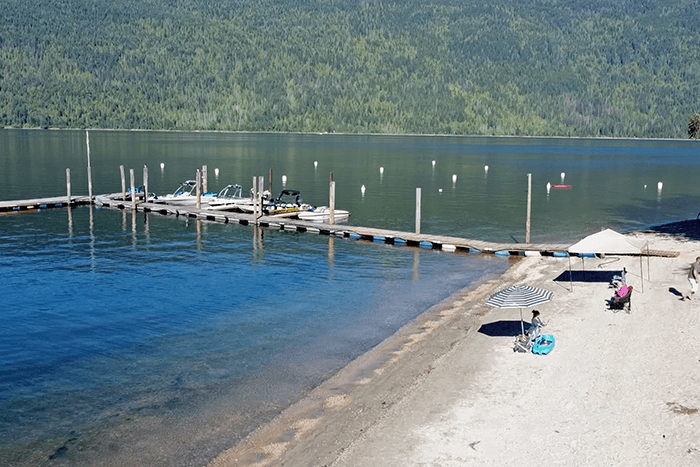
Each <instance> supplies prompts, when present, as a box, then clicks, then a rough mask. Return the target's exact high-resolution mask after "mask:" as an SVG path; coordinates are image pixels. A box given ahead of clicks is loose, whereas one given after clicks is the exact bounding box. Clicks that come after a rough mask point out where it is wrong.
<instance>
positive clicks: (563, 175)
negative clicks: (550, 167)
mask: <svg viewBox="0 0 700 467" xmlns="http://www.w3.org/2000/svg"><path fill="white" fill-rule="evenodd" d="M564 177H566V174H565V173H564V172H562V173H561V184H562V185H563V184H564Z"/></svg>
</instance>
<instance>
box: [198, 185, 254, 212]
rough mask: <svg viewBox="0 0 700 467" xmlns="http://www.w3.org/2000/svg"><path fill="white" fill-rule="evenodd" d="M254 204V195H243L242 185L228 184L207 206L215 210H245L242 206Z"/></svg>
mask: <svg viewBox="0 0 700 467" xmlns="http://www.w3.org/2000/svg"><path fill="white" fill-rule="evenodd" d="M246 205H251V206H252V205H253V198H252V197H247V198H244V197H243V187H242V186H241V185H238V184H236V185H226V186H225V187H224V188H223V189H222V190H221V191H220V192H219V194H218V195H217V196H216V198H215V199H213V200H211V201H210V202H209V204H208V205H207V206H206V209H210V210H213V211H243V209H242V206H246Z"/></svg>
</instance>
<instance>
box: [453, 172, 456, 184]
mask: <svg viewBox="0 0 700 467" xmlns="http://www.w3.org/2000/svg"><path fill="white" fill-rule="evenodd" d="M452 183H457V174H452Z"/></svg>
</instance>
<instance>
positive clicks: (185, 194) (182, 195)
mask: <svg viewBox="0 0 700 467" xmlns="http://www.w3.org/2000/svg"><path fill="white" fill-rule="evenodd" d="M217 196H218V193H212V192H210V193H202V195H201V198H200V199H201V203H202V204H203V205H204V204H209V203H210V202H211V201H212V200H214V199H216V198H217ZM155 201H156V202H158V203H165V204H173V205H176V206H194V205H196V204H197V182H195V181H194V180H186V181H184V182H183V183H182V184H181V185H180V186H179V187H178V189H177V190H175V191H174V192H173V193H172V194H169V195H164V196H159V197H158V199H157V200H155Z"/></svg>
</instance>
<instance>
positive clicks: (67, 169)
mask: <svg viewBox="0 0 700 467" xmlns="http://www.w3.org/2000/svg"><path fill="white" fill-rule="evenodd" d="M66 198H67V199H68V202H67V204H68V207H69V208H70V167H68V168H66Z"/></svg>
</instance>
